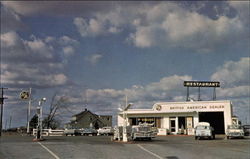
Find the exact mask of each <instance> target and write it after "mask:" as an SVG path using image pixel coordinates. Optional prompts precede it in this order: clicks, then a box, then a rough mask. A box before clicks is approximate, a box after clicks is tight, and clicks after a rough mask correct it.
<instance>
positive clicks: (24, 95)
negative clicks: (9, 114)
mask: <svg viewBox="0 0 250 159" xmlns="http://www.w3.org/2000/svg"><path fill="white" fill-rule="evenodd" d="M29 97H30V94H29V92H26V91H23V92H21V93H20V98H21V99H23V100H25V99H29Z"/></svg>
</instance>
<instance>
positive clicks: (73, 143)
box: [0, 136, 250, 159]
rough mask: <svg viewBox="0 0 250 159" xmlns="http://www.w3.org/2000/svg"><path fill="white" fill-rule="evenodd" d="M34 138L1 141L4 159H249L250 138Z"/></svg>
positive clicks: (11, 137) (0, 153)
mask: <svg viewBox="0 0 250 159" xmlns="http://www.w3.org/2000/svg"><path fill="white" fill-rule="evenodd" d="M32 139H33V137H30V136H3V137H1V138H0V159H200V158H204V159H210V158H211V159H216V158H218V159H249V158H250V138H247V139H233V140H224V138H223V136H218V137H217V139H216V140H194V139H193V137H192V136H159V137H157V138H155V139H154V140H152V141H136V142H132V143H129V144H124V143H120V142H112V141H111V140H110V137H107V136H68V137H65V136H63V137H46V138H45V139H46V140H45V141H42V142H32Z"/></svg>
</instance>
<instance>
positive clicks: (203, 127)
mask: <svg viewBox="0 0 250 159" xmlns="http://www.w3.org/2000/svg"><path fill="white" fill-rule="evenodd" d="M196 129H197V130H204V129H209V126H203V125H202V126H197V127H196Z"/></svg>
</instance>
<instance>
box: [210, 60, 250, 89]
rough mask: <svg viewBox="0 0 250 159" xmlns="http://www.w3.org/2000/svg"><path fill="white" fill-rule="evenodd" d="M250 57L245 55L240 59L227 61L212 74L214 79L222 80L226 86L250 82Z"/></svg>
mask: <svg viewBox="0 0 250 159" xmlns="http://www.w3.org/2000/svg"><path fill="white" fill-rule="evenodd" d="M249 68H250V58H249V57H244V58H241V59H240V61H236V62H235V61H227V62H226V63H225V64H224V65H223V66H222V67H219V68H218V69H217V71H216V72H215V73H214V74H213V75H212V76H211V79H212V80H217V81H221V82H222V83H223V84H224V85H225V87H230V86H235V85H237V86H239V85H248V84H249V80H250V79H249V77H250V73H249Z"/></svg>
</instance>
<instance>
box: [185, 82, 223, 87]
mask: <svg viewBox="0 0 250 159" xmlns="http://www.w3.org/2000/svg"><path fill="white" fill-rule="evenodd" d="M184 86H185V87H220V82H209V81H184Z"/></svg>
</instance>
